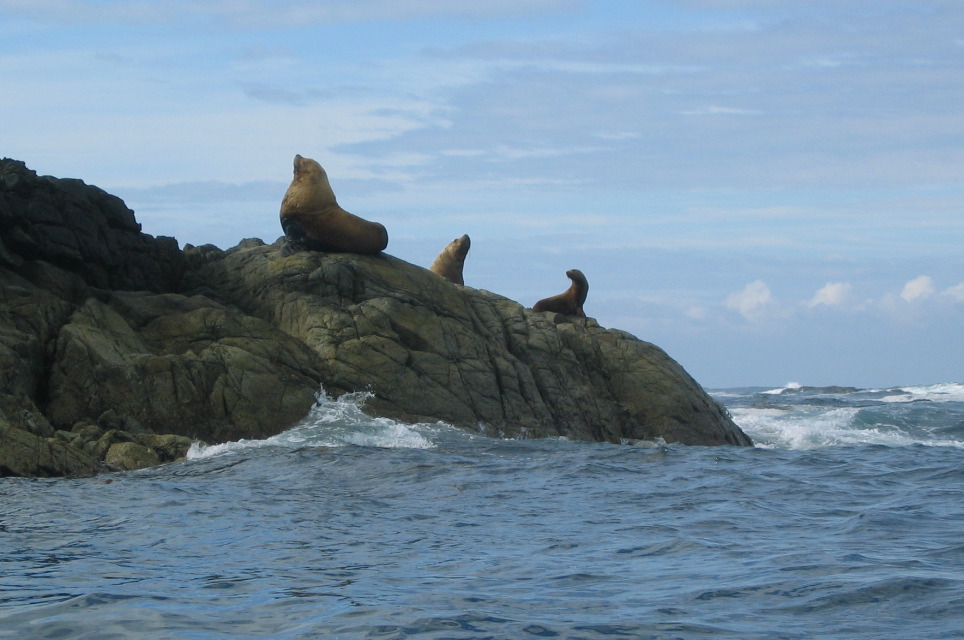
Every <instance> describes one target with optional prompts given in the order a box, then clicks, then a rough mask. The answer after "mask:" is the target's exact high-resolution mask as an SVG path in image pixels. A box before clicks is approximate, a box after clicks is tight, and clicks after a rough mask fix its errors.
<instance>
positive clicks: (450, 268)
mask: <svg viewBox="0 0 964 640" xmlns="http://www.w3.org/2000/svg"><path fill="white" fill-rule="evenodd" d="M471 244H472V243H471V241H470V240H469V236H468V235H462V236H461V237H459V238H456V239H455V240H453V241H452V242H450V243H448V245H446V246H445V248H444V249H442V253H440V254H438V257H437V258H435V262H433V263H432V266H431V267H429V268H428V270H429V271H431V272H432V273H437V274H439V275H440V276H442V277H443V278H445V279H446V280H449V281H451V282H454V283H455V284H465V281H464V280H463V279H462V267H463V266H464V265H465V255H466V254H467V253H468V252H469V246H470V245H471Z"/></svg>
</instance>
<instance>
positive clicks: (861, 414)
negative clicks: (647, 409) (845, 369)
mask: <svg viewBox="0 0 964 640" xmlns="http://www.w3.org/2000/svg"><path fill="white" fill-rule="evenodd" d="M714 396H716V397H717V398H718V399H719V401H720V402H722V403H723V404H724V405H725V406H726V407H727V409H728V410H729V412H730V414H731V415H732V416H733V419H734V421H735V422H736V423H737V424H738V425H739V426H740V428H741V429H743V430H744V431H745V432H746V433H747V435H749V436H750V437H751V438H753V440H754V442H756V443H757V446H760V447H764V448H777V449H783V448H788V449H815V448H821V447H828V446H850V445H861V444H870V445H885V446H910V445H926V446H948V447H959V448H964V384H961V383H941V384H933V385H918V386H904V387H894V388H890V389H857V388H853V387H806V386H804V385H800V384H797V383H791V384H789V385H787V386H786V387H781V388H779V389H771V390H767V391H762V390H760V389H756V390H752V389H743V390H737V389H730V390H727V392H726V393H714ZM764 398H767V399H764Z"/></svg>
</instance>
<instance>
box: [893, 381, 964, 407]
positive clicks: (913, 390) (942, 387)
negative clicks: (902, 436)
mask: <svg viewBox="0 0 964 640" xmlns="http://www.w3.org/2000/svg"><path fill="white" fill-rule="evenodd" d="M898 390H899V391H900V392H901V393H896V394H894V395H891V396H885V397H883V398H881V402H916V401H918V400H929V401H931V402H964V384H961V383H958V382H946V383H942V384H931V385H921V386H914V387H900V388H899V389H898Z"/></svg>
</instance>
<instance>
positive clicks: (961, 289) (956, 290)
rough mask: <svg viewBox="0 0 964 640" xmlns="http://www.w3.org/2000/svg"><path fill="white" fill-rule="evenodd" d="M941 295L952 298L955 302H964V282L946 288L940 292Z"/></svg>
mask: <svg viewBox="0 0 964 640" xmlns="http://www.w3.org/2000/svg"><path fill="white" fill-rule="evenodd" d="M941 293H942V294H943V295H945V296H947V297H949V298H953V299H954V300H956V301H957V302H964V282H962V283H960V284H957V285H954V286H953V287H948V288H947V289H944V290H943V291H941Z"/></svg>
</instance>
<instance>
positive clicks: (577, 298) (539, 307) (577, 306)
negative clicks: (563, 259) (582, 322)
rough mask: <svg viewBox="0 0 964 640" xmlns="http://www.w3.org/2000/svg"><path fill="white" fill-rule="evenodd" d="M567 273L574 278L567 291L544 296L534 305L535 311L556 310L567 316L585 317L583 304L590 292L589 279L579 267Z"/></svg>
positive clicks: (571, 278)
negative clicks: (547, 296) (548, 296)
mask: <svg viewBox="0 0 964 640" xmlns="http://www.w3.org/2000/svg"><path fill="white" fill-rule="evenodd" d="M566 275H567V276H568V277H569V279H570V280H572V284H571V285H570V286H569V288H568V289H566V291H564V292H563V293H560V294H559V295H557V296H552V297H551V298H543V299H542V300H540V301H539V302H537V303H535V304H534V305H532V310H533V311H554V312H556V313H561V314H563V315H566V316H576V317H578V318H585V317H586V312H585V311H583V309H582V305H583V304H585V302H586V294H587V293H589V281H588V280H586V276H584V275H583V274H582V271H580V270H579V269H570V270H569V271H566Z"/></svg>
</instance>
